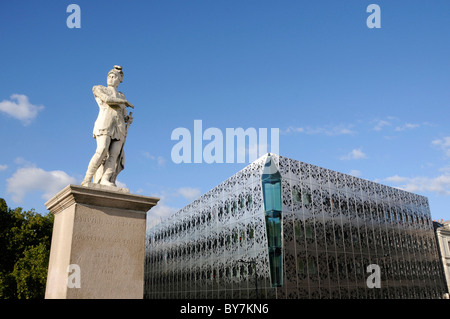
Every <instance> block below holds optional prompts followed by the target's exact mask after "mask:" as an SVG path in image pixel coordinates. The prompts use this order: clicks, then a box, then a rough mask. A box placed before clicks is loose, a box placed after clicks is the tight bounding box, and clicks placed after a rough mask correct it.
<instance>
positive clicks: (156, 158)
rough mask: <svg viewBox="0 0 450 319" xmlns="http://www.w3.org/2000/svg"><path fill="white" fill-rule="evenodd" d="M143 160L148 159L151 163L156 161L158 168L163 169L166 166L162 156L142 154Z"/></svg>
mask: <svg viewBox="0 0 450 319" xmlns="http://www.w3.org/2000/svg"><path fill="white" fill-rule="evenodd" d="M142 154H143V155H144V157H145V158H148V159H150V160H152V161H156V163H157V165H158V167H163V166H164V165H165V164H166V159H165V158H164V157H162V156H154V155H152V154H150V153H149V152H142Z"/></svg>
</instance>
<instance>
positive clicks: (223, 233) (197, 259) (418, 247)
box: [145, 155, 446, 299]
mask: <svg viewBox="0 0 450 319" xmlns="http://www.w3.org/2000/svg"><path fill="white" fill-rule="evenodd" d="M266 157H267V155H266V156H263V157H262V158H260V159H258V160H257V161H255V162H253V163H252V164H250V165H249V166H247V167H246V168H244V169H243V170H241V171H239V172H238V173H236V174H235V175H233V176H232V177H231V178H229V179H228V180H226V181H224V182H223V183H221V184H220V185H218V186H217V187H215V188H214V189H212V190H210V191H209V192H207V193H206V194H204V195H203V196H201V197H200V198H199V199H197V200H196V201H194V202H193V203H191V204H189V205H188V206H186V207H184V208H183V209H181V210H180V211H178V212H177V213H176V214H174V215H173V216H171V217H170V218H168V219H167V220H165V221H162V222H161V223H160V224H158V225H156V226H154V227H152V228H150V229H149V230H148V231H147V240H146V265H145V266H146V276H145V298H186V299H188V298H201V299H203V298H243V299H247V298H294V299H297V298H440V297H441V296H442V295H443V293H445V290H446V289H445V286H444V279H443V274H442V271H441V268H440V264H439V258H438V253H437V248H436V241H435V236H434V232H433V226H432V221H431V216H430V211H429V206H428V200H427V198H426V197H423V196H419V195H416V194H412V193H409V192H405V191H402V190H399V189H396V188H392V187H388V186H384V185H380V184H377V183H374V182H370V181H367V180H364V179H361V178H357V177H353V176H350V175H345V174H342V173H339V172H335V171H331V170H328V169H324V168H320V167H317V166H314V165H310V164H307V163H303V162H299V161H296V160H292V159H289V158H286V157H282V156H278V155H272V160H273V161H274V162H275V164H276V167H277V168H278V169H279V172H280V174H281V177H282V180H281V188H282V189H281V197H282V258H283V259H282V265H283V269H282V285H281V286H280V287H274V286H273V284H272V283H271V276H270V269H269V253H268V245H267V231H266V224H265V223H266V221H265V218H264V207H263V206H264V205H263V194H262V187H261V176H262V171H263V168H264V164H265V161H266ZM370 264H377V265H379V266H380V268H381V288H372V289H369V288H368V287H367V284H366V279H367V277H368V276H369V275H370V274H369V273H367V271H366V268H367V266H368V265H370ZM255 272H256V273H255ZM255 275H257V277H258V280H257V289H256V285H255V283H256V280H255V277H256V276H255Z"/></svg>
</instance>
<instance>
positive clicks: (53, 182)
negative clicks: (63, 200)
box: [6, 167, 77, 203]
mask: <svg viewBox="0 0 450 319" xmlns="http://www.w3.org/2000/svg"><path fill="white" fill-rule="evenodd" d="M6 181H7V192H8V193H10V194H12V199H13V201H14V202H16V203H20V202H22V201H23V199H24V197H25V196H26V194H27V193H29V192H43V195H42V198H43V199H45V200H48V199H50V198H51V197H52V196H53V195H55V194H56V193H58V192H59V191H60V190H61V189H62V188H64V187H65V186H67V185H69V184H75V183H76V182H77V181H76V179H75V178H74V177H72V176H69V175H68V174H67V173H65V172H63V171H45V170H43V169H41V168H37V167H23V168H19V169H18V170H17V171H16V172H15V173H14V174H13V175H12V176H11V177H10V178H8V179H7V180H6Z"/></svg>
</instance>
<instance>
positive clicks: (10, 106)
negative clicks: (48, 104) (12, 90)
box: [0, 94, 44, 125]
mask: <svg viewBox="0 0 450 319" xmlns="http://www.w3.org/2000/svg"><path fill="white" fill-rule="evenodd" d="M43 109H44V106H43V105H33V104H31V103H30V102H29V101H28V97H27V96H26V95H23V94H13V95H11V97H10V100H3V101H2V102H0V111H2V112H5V113H6V114H8V115H10V116H12V117H14V118H15V119H18V120H20V121H21V122H22V124H23V125H28V124H30V123H31V120H33V119H34V118H35V117H36V116H37V114H38V112H39V111H42V110H43Z"/></svg>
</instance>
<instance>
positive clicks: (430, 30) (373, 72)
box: [0, 0, 450, 220]
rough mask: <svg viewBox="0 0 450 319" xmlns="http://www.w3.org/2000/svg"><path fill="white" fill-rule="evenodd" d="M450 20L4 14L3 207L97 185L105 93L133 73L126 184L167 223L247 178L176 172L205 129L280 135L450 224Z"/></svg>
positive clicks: (100, 6) (302, 14)
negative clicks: (98, 96) (186, 133)
mask: <svg viewBox="0 0 450 319" xmlns="http://www.w3.org/2000/svg"><path fill="white" fill-rule="evenodd" d="M71 3H75V4H78V5H79V6H80V8H81V28H79V29H69V28H68V27H67V25H66V19H67V17H68V16H69V15H70V13H67V12H66V8H67V6H68V5H69V4H71ZM371 3H375V4H378V5H379V6H380V9H381V28H380V29H369V28H368V27H367V25H366V19H367V17H368V16H369V15H370V13H367V12H366V8H367V6H368V5H369V4H371ZM449 17H450V2H449V1H448V0H433V1H415V0H409V1H381V0H371V1H362V0H346V1H343V0H342V1H287V0H286V1H276V2H275V1H264V0H258V1H256V0H239V1H238V0H227V1H222V0H220V1H206V0H183V1H178V0H167V1H60V0H58V1H45V2H44V1H2V2H1V4H0V39H1V44H2V45H1V50H0V58H1V61H2V62H3V63H2V66H1V74H2V75H1V77H0V134H2V136H3V138H2V140H1V141H0V149H1V152H0V197H3V198H5V199H6V201H7V203H8V205H9V206H11V207H18V206H21V207H24V208H25V209H30V208H35V209H36V210H37V211H38V212H40V213H45V212H46V208H45V206H44V203H45V201H46V200H47V199H48V198H49V197H50V196H52V195H53V194H54V193H55V192H57V191H58V190H59V189H60V188H62V187H63V186H65V185H67V184H68V183H77V184H79V183H80V182H81V180H82V179H83V176H84V173H85V171H86V168H87V165H88V163H89V160H90V158H91V156H92V155H93V153H94V151H95V140H94V139H93V138H92V128H93V124H94V121H95V119H96V117H97V113H98V106H97V104H96V103H95V100H94V98H93V95H92V86H94V85H98V84H102V85H106V74H107V72H108V71H109V70H110V69H111V68H112V67H113V65H115V64H118V65H121V66H123V71H124V74H125V77H124V82H123V83H122V84H121V85H120V86H119V90H120V91H122V92H123V93H124V94H125V95H126V97H127V98H128V100H129V101H130V102H131V103H133V104H134V105H135V110H134V111H133V115H134V122H133V124H132V126H131V128H130V131H129V135H128V139H127V142H126V145H125V151H126V168H125V170H124V171H123V172H122V173H121V174H120V175H119V177H118V180H119V181H120V183H121V185H126V187H128V188H129V189H130V190H131V192H133V193H137V194H142V195H148V196H158V197H161V202H160V204H159V205H158V206H157V207H156V208H154V209H153V210H152V213H153V214H154V216H155V217H156V216H157V217H159V216H167V215H168V214H170V213H172V212H174V211H175V210H176V209H178V208H181V207H183V206H184V205H186V204H188V203H189V202H191V201H192V200H193V199H195V198H196V197H197V196H199V195H201V194H203V193H205V192H206V191H208V190H209V189H211V188H212V187H214V186H216V185H217V184H219V183H220V182H222V181H223V180H225V179H226V178H228V177H229V176H231V175H233V174H234V173H235V172H237V171H238V170H240V169H242V168H243V167H244V166H246V164H242V163H235V164H229V163H224V164H217V163H214V164H206V163H201V164H185V163H182V164H175V163H174V162H173V161H172V159H171V150H172V147H173V146H174V145H175V144H176V141H172V140H171V138H170V137H171V133H172V131H173V130H174V129H176V128H178V127H185V128H187V129H189V130H190V131H191V132H193V125H194V120H202V123H203V129H206V128H209V127H216V128H219V129H220V130H222V131H223V132H225V129H226V128H238V127H242V128H250V127H253V128H256V129H258V128H269V129H270V128H278V129H279V130H280V137H279V142H280V146H279V148H280V155H284V156H287V157H291V158H294V159H296V160H300V161H304V162H308V163H311V164H314V165H318V166H322V167H325V168H329V169H333V170H337V171H340V172H343V173H350V174H354V175H356V176H359V177H362V178H365V179H368V180H373V181H377V182H380V183H383V184H386V185H390V186H394V187H400V188H403V189H406V190H409V191H412V192H415V193H418V194H421V195H425V196H427V197H428V198H429V201H430V206H431V213H432V218H433V219H444V220H448V219H450V210H449V206H450V205H449V204H450V127H449V125H448V121H449V118H450V117H449V115H450V110H449V106H450V90H449V84H450V61H449V57H450V41H449V39H450V24H449Z"/></svg>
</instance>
